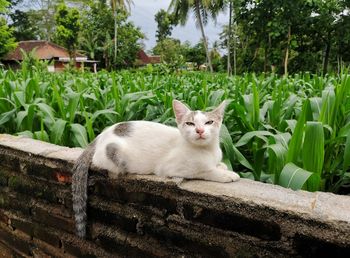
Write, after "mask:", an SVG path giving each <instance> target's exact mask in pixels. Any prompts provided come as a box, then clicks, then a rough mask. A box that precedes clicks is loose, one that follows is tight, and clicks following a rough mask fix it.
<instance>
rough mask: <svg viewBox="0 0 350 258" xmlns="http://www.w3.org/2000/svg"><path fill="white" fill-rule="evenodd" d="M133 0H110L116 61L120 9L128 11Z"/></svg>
mask: <svg viewBox="0 0 350 258" xmlns="http://www.w3.org/2000/svg"><path fill="white" fill-rule="evenodd" d="M131 3H132V0H110V4H111V7H112V10H113V18H114V62H116V60H117V49H118V48H117V46H118V22H117V16H118V9H120V10H124V11H126V10H127V9H130V4H131Z"/></svg>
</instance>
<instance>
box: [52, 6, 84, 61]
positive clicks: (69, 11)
mask: <svg viewBox="0 0 350 258" xmlns="http://www.w3.org/2000/svg"><path fill="white" fill-rule="evenodd" d="M55 20H56V33H55V39H56V41H57V42H58V43H59V44H61V45H63V46H64V47H66V48H67V49H68V52H69V56H70V57H71V58H73V57H74V58H75V51H76V48H77V45H78V33H79V31H80V29H81V23H80V14H79V11H78V9H76V8H68V7H67V6H66V5H65V4H64V3H61V4H60V5H59V6H58V9H57V12H56V16H55Z"/></svg>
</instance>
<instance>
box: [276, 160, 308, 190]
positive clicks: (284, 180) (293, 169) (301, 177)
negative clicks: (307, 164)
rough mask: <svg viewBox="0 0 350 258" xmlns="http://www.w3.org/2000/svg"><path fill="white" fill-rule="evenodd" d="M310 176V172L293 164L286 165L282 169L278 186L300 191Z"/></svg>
mask: <svg viewBox="0 0 350 258" xmlns="http://www.w3.org/2000/svg"><path fill="white" fill-rule="evenodd" d="M311 176H312V173H311V172H309V171H307V170H304V169H302V168H300V167H298V166H297V165H295V164H294V163H287V164H286V165H285V166H284V168H283V169H282V172H281V175H280V178H279V181H278V184H279V185H280V186H283V187H286V188H291V189H293V190H300V189H302V188H303V186H304V184H305V183H306V181H307V180H308V179H309V178H310V177H311Z"/></svg>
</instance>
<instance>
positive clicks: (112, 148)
mask: <svg viewBox="0 0 350 258" xmlns="http://www.w3.org/2000/svg"><path fill="white" fill-rule="evenodd" d="M106 156H107V158H108V159H110V160H111V161H113V163H114V164H115V165H117V166H118V165H119V163H120V160H119V157H118V145H117V144H115V143H109V144H108V145H107V146H106Z"/></svg>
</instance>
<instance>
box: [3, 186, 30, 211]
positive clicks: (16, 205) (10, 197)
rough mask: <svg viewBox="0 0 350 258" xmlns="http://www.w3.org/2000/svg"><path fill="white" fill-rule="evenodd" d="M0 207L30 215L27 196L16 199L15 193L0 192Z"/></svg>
mask: <svg viewBox="0 0 350 258" xmlns="http://www.w3.org/2000/svg"><path fill="white" fill-rule="evenodd" d="M0 207H1V208H4V209H6V210H10V211H11V210H14V211H19V212H21V213H23V214H25V215H30V199H29V198H28V197H27V196H22V198H18V196H17V194H16V193H11V192H4V191H0Z"/></svg>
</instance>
